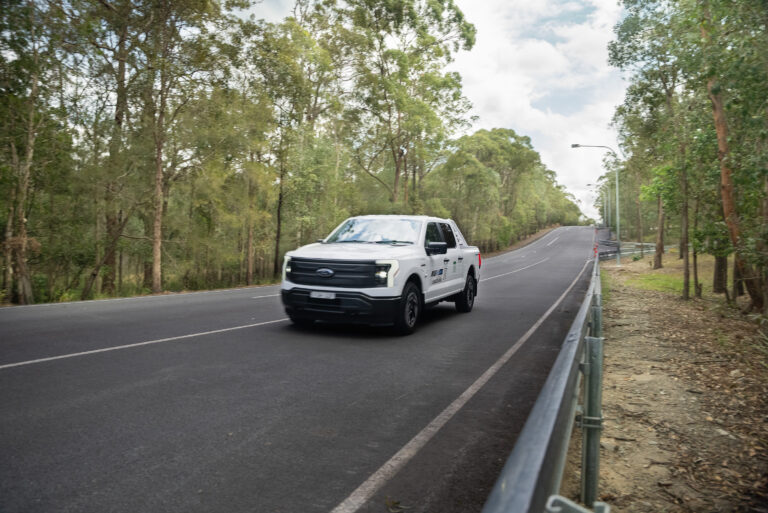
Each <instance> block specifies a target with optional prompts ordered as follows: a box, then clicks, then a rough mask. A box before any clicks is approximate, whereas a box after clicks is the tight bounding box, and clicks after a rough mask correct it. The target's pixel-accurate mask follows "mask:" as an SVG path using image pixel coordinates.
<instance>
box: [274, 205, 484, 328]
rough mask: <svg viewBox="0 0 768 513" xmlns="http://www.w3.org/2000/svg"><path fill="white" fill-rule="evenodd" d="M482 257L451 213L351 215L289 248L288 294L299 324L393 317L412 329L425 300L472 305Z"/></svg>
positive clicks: (384, 321)
mask: <svg viewBox="0 0 768 513" xmlns="http://www.w3.org/2000/svg"><path fill="white" fill-rule="evenodd" d="M481 264H482V259H481V257H480V250H478V249H477V248H476V247H475V246H469V245H468V244H467V242H466V240H465V239H464V236H463V235H462V234H461V232H460V231H459V228H458V227H457V226H456V223H454V222H453V221H452V220H450V219H439V218H435V217H426V216H398V215H377V216H358V217H351V218H349V219H347V220H346V221H344V222H343V223H341V224H340V225H339V226H338V227H337V228H336V229H335V230H334V231H333V232H332V233H331V235H329V236H328V237H327V238H326V239H321V240H319V241H318V242H317V243H314V244H309V245H307V246H302V247H300V248H298V249H296V250H294V251H289V252H288V253H287V254H286V255H285V262H284V263H283V281H282V287H281V288H282V290H281V292H282V300H283V305H284V306H285V311H286V313H287V314H288V316H289V317H290V318H291V320H292V321H293V322H294V323H295V324H299V325H306V324H311V323H312V322H314V321H316V320H321V321H331V322H343V323H362V324H371V325H394V327H395V330H396V331H397V332H399V333H400V334H409V333H412V332H413V330H414V329H415V328H416V323H417V322H418V320H419V316H420V314H421V312H422V311H423V309H424V307H425V306H426V305H432V304H436V303H438V302H440V301H453V302H455V303H456V309H457V310H458V311H459V312H469V311H471V310H472V306H473V305H474V302H475V296H476V295H477V284H478V282H479V280H480V266H481Z"/></svg>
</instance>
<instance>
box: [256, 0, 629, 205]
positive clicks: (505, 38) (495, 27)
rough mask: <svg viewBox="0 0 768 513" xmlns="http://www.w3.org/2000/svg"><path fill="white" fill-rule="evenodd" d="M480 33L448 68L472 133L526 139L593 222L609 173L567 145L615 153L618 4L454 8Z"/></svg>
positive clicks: (272, 9) (268, 13) (273, 15)
mask: <svg viewBox="0 0 768 513" xmlns="http://www.w3.org/2000/svg"><path fill="white" fill-rule="evenodd" d="M456 3H457V4H458V5H459V7H460V8H461V10H462V11H463V12H464V15H465V16H466V19H467V20H469V21H470V22H471V23H474V24H475V26H476V27H477V31H478V32H477V42H476V44H475V47H474V48H473V49H472V51H470V52H461V53H459V54H458V55H457V56H456V60H455V62H454V63H452V64H451V69H453V70H456V71H459V72H460V73H461V75H462V77H463V83H464V93H465V95H466V96H467V97H468V98H469V99H470V101H471V102H472V103H473V104H474V109H473V114H475V115H477V116H479V120H478V122H477V123H476V124H475V126H474V128H475V129H479V128H488V129H490V128H497V127H498V128H512V129H514V130H515V131H516V132H518V133H519V134H521V135H527V136H530V137H531V140H532V142H533V145H534V148H535V149H536V150H537V151H538V152H539V153H540V154H541V156H542V160H543V161H544V163H545V164H546V165H547V166H548V167H549V168H550V169H552V170H553V171H555V172H556V173H557V176H558V180H559V182H560V183H562V184H563V185H565V186H566V187H567V189H568V190H569V191H570V192H571V193H573V194H574V196H575V197H576V198H577V199H578V200H579V201H580V206H581V208H582V211H583V212H584V213H585V214H587V215H588V216H590V217H595V218H596V217H597V216H598V213H597V211H596V210H595V208H594V207H593V206H592V203H593V202H594V199H595V196H594V194H593V193H592V192H590V190H589V188H588V187H587V184H588V183H595V182H596V181H597V179H598V178H599V177H600V176H601V175H602V174H603V173H604V172H605V170H604V169H603V167H602V160H603V156H604V155H605V152H604V151H603V150H600V149H598V148H581V149H572V148H571V143H581V144H594V145H606V146H611V147H613V148H614V149H618V148H617V143H616V134H615V132H614V131H613V130H612V129H610V128H609V126H608V125H609V123H610V121H611V117H612V116H613V112H614V108H615V107H616V105H618V104H620V103H621V102H622V100H623V96H624V89H625V84H624V83H623V81H622V80H621V78H620V75H619V73H618V71H616V70H614V69H612V68H611V67H609V66H608V63H607V60H608V52H607V45H608V42H609V41H611V39H612V38H613V26H614V25H615V24H616V22H617V21H618V20H619V17H620V15H621V7H620V6H619V5H618V3H617V2H616V0H456ZM292 5H293V2H292V0H266V1H265V2H263V3H262V4H260V5H258V6H257V7H256V8H255V9H254V14H255V16H256V17H257V18H262V17H263V18H266V19H267V20H269V21H279V20H280V19H282V18H283V17H285V16H287V15H289V14H290V12H291V8H292Z"/></svg>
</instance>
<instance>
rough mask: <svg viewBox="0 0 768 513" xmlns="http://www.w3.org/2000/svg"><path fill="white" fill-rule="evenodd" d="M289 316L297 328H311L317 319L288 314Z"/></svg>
mask: <svg viewBox="0 0 768 513" xmlns="http://www.w3.org/2000/svg"><path fill="white" fill-rule="evenodd" d="M288 318H289V319H291V322H292V323H293V325H294V326H296V327H297V328H309V327H310V326H312V325H313V324H314V323H315V321H313V320H312V319H307V318H304V317H296V316H295V315H290V314H288Z"/></svg>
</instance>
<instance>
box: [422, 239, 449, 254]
mask: <svg viewBox="0 0 768 513" xmlns="http://www.w3.org/2000/svg"><path fill="white" fill-rule="evenodd" d="M426 250H427V255H445V254H446V253H447V252H448V243H447V242H430V243H429V244H427V248H426Z"/></svg>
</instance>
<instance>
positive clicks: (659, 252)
mask: <svg viewBox="0 0 768 513" xmlns="http://www.w3.org/2000/svg"><path fill="white" fill-rule="evenodd" d="M658 205H659V215H658V224H659V226H658V230H657V231H656V252H655V253H654V255H653V268H654V269H661V268H662V267H663V265H662V262H661V258H662V256H663V255H664V217H665V214H664V202H663V201H662V200H661V195H659V196H658Z"/></svg>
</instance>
